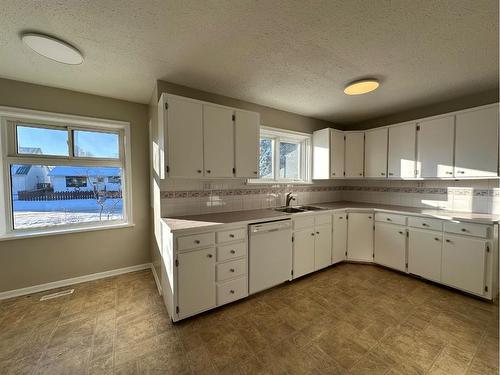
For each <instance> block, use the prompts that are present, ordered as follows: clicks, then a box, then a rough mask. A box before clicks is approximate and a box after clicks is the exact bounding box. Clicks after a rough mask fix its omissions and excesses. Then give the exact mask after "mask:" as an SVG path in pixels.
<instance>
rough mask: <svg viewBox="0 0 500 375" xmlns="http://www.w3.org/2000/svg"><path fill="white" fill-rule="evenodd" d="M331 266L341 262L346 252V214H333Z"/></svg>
mask: <svg viewBox="0 0 500 375" xmlns="http://www.w3.org/2000/svg"><path fill="white" fill-rule="evenodd" d="M332 242H333V245H332V264H334V263H338V262H342V261H343V260H345V258H346V252H347V220H346V214H345V213H341V214H333V241H332Z"/></svg>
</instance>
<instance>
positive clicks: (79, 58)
mask: <svg viewBox="0 0 500 375" xmlns="http://www.w3.org/2000/svg"><path fill="white" fill-rule="evenodd" d="M21 39H22V41H23V42H24V43H25V44H26V45H27V46H28V47H30V48H31V49H32V50H33V51H35V52H36V53H38V54H39V55H42V56H44V57H47V58H49V59H51V60H54V61H57V62H60V63H63V64H70V65H78V64H81V63H82V62H83V55H82V53H81V52H80V51H79V50H78V49H76V48H75V47H73V46H72V45H71V44H69V43H67V42H65V41H63V40H60V39H57V38H54V37H52V36H48V35H45V34H38V33H25V34H22V35H21Z"/></svg>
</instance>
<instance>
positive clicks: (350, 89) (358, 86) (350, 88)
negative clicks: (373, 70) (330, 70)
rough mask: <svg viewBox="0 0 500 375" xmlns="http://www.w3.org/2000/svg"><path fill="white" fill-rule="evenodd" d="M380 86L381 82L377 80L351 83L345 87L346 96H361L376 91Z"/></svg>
mask: <svg viewBox="0 0 500 375" xmlns="http://www.w3.org/2000/svg"><path fill="white" fill-rule="evenodd" d="M379 86H380V82H379V81H378V80H377V79H375V78H367V79H361V80H359V81H354V82H351V83H349V84H348V85H347V86H346V87H345V89H344V93H345V94H346V95H361V94H366V93H369V92H371V91H373V90H376V89H377V88H378V87H379Z"/></svg>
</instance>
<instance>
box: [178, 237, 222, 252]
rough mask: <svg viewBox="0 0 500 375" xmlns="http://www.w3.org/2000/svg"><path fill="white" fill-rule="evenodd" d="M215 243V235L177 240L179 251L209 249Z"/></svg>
mask: <svg viewBox="0 0 500 375" xmlns="http://www.w3.org/2000/svg"><path fill="white" fill-rule="evenodd" d="M214 243H215V233H201V234H193V235H191V236H183V237H179V238H177V249H178V250H187V249H196V248H198V247H208V246H212V245H213V244H214Z"/></svg>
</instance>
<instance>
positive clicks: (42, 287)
mask: <svg viewBox="0 0 500 375" xmlns="http://www.w3.org/2000/svg"><path fill="white" fill-rule="evenodd" d="M147 268H151V263H144V264H137V265H135V266H130V267H124V268H117V269H114V270H110V271H104V272H97V273H92V274H90V275H84V276H78V277H72V278H70V279H64V280H59V281H54V282H51V283H46V284H39V285H33V286H29V287H26V288H21V289H14V290H8V291H6V292H0V300H3V299H7V298H13V297H19V296H24V295H27V294H33V293H39V292H44V291H46V290H50V289H55V288H61V287H63V286H68V285H73V284H79V283H84V282H86V281H92V280H98V279H104V278H106V277H111V276H116V275H121V274H124V273H129V272H134V271H141V270H145V269H147ZM155 278H156V275H155Z"/></svg>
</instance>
